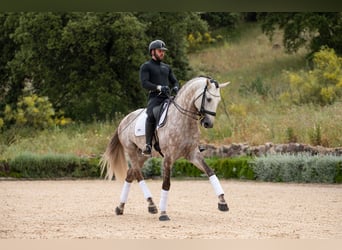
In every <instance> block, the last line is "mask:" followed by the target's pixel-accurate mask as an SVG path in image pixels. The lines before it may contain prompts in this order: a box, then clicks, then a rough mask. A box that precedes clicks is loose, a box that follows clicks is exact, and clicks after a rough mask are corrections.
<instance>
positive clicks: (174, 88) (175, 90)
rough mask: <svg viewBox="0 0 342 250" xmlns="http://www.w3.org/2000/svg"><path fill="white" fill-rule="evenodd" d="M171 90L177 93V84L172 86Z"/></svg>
mask: <svg viewBox="0 0 342 250" xmlns="http://www.w3.org/2000/svg"><path fill="white" fill-rule="evenodd" d="M171 92H173V93H175V95H177V93H178V87H177V86H174V87H173V88H172V91H171Z"/></svg>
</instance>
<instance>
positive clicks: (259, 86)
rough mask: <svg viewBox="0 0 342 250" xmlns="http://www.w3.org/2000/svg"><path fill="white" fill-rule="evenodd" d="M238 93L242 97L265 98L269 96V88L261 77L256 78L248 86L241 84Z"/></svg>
mask: <svg viewBox="0 0 342 250" xmlns="http://www.w3.org/2000/svg"><path fill="white" fill-rule="evenodd" d="M239 93H240V94H241V95H243V96H249V95H253V94H258V95H260V96H261V97H263V98H266V97H268V95H269V94H270V87H269V86H267V85H266V84H265V83H264V81H263V80H262V78H261V77H257V78H256V79H255V80H253V81H252V82H251V83H250V84H249V85H247V84H242V85H241V86H240V88H239Z"/></svg>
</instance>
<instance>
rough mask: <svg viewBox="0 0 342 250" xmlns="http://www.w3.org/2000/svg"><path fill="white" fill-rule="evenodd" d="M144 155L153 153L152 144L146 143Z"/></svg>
mask: <svg viewBox="0 0 342 250" xmlns="http://www.w3.org/2000/svg"><path fill="white" fill-rule="evenodd" d="M142 153H143V155H151V154H152V146H151V145H149V144H146V147H145V150H144V151H142Z"/></svg>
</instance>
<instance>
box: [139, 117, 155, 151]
mask: <svg viewBox="0 0 342 250" xmlns="http://www.w3.org/2000/svg"><path fill="white" fill-rule="evenodd" d="M154 129H155V123H152V122H149V121H146V123H145V134H146V148H145V150H144V151H143V152H142V153H143V154H144V155H150V154H151V153H152V139H153V134H154Z"/></svg>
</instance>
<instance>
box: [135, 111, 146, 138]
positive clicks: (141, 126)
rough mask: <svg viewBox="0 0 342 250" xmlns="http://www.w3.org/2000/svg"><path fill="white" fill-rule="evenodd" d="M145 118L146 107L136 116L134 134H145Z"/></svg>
mask: <svg viewBox="0 0 342 250" xmlns="http://www.w3.org/2000/svg"><path fill="white" fill-rule="evenodd" d="M146 118H147V114H146V109H145V110H144V112H141V114H140V115H139V116H138V118H137V122H136V123H135V129H134V132H135V136H142V135H145V121H146Z"/></svg>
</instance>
